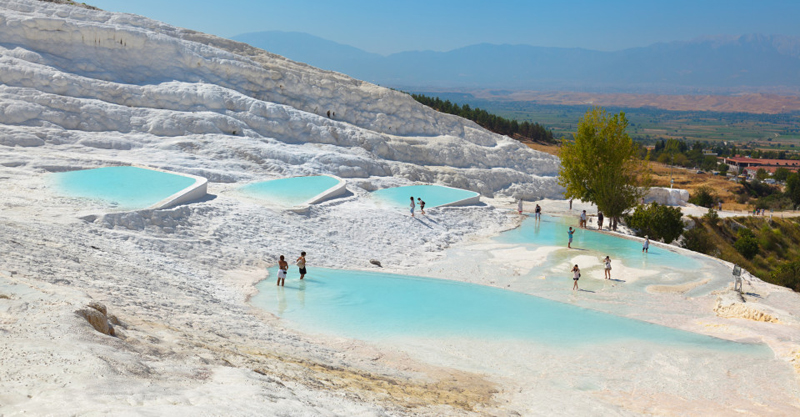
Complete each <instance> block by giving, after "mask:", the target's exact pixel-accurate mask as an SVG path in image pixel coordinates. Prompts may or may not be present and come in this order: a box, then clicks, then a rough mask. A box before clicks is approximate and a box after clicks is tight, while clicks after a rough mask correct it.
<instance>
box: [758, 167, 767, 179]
mask: <svg viewBox="0 0 800 417" xmlns="http://www.w3.org/2000/svg"><path fill="white" fill-rule="evenodd" d="M768 176H769V174H768V173H767V170H766V169H764V168H759V169H758V171H756V178H758V180H759V181H764V180H765V179H767V177H768Z"/></svg>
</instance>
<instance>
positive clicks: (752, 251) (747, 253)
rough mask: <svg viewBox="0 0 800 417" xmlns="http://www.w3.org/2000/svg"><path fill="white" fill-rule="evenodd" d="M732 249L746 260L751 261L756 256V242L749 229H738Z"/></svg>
mask: <svg viewBox="0 0 800 417" xmlns="http://www.w3.org/2000/svg"><path fill="white" fill-rule="evenodd" d="M737 235H738V236H737V239H736V242H734V243H733V247H734V248H736V251H737V252H739V253H740V254H742V256H744V257H745V258H746V259H748V260H750V259H753V258H754V257H755V256H756V255H757V254H758V240H757V239H756V237H755V235H754V234H753V232H752V231H751V230H750V229H746V228H742V229H739V232H738V234H737Z"/></svg>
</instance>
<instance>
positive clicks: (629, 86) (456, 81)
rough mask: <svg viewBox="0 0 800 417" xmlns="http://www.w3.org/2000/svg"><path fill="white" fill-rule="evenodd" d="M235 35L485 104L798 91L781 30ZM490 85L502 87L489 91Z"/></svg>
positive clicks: (656, 102) (692, 99)
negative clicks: (578, 39) (453, 39)
mask: <svg viewBox="0 0 800 417" xmlns="http://www.w3.org/2000/svg"><path fill="white" fill-rule="evenodd" d="M234 39H235V40H239V41H243V42H247V43H249V44H251V45H253V46H256V47H258V48H262V49H265V50H267V51H269V52H273V53H276V54H279V55H283V56H286V57H287V58H289V59H292V60H296V61H300V62H305V63H308V64H310V65H313V66H317V67H320V68H322V69H328V70H332V71H337V72H342V73H345V74H348V75H351V76H353V77H356V78H359V79H363V80H366V81H370V82H373V83H376V84H380V85H384V86H388V87H393V88H398V89H403V90H407V91H414V90H416V91H434V90H436V89H446V90H448V91H462V92H469V93H471V94H473V95H475V96H476V97H480V96H481V94H483V96H482V98H487V99H492V100H495V99H497V100H500V99H503V100H505V99H509V97H503V95H504V94H505V95H508V94H509V92H511V91H513V92H514V93H513V97H512V98H510V99H511V100H535V101H542V102H545V103H547V104H570V105H574V104H583V103H595V104H603V105H614V106H623V107H628V106H631V107H642V106H650V107H655V108H661V109H667V110H691V111H705V110H707V111H719V112H755V113H776V112H790V111H796V110H798V109H800V100H798V98H797V97H792V96H791V95H800V39H798V38H793V37H787V36H767V35H747V36H741V37H714V38H704V39H698V40H694V41H689V42H671V43H659V44H654V45H650V46H647V47H641V48H631V49H625V50H622V51H614V52H602V51H592V50H587V49H579V48H547V47H534V46H529V45H490V44H481V45H472V46H467V47H464V48H460V49H455V50H452V51H447V52H434V51H410V52H401V53H396V54H392V55H389V56H383V55H379V54H374V53H369V52H366V51H363V50H360V49H358V48H354V47H352V46H347V45H342V44H339V43H336V42H332V41H328V40H324V39H321V38H318V37H314V36H311V35H308V34H304V33H293V32H258V33H249V34H243V35H239V36H235V37H234ZM496 90H501V91H500V92H499V93H487V92H488V91H496ZM502 90H508V91H502ZM477 91H483V93H480V94H477V93H476V92H477ZM554 92H558V93H554ZM564 92H567V93H564ZM587 93H591V94H587ZM642 94H646V96H642ZM665 96H667V97H665ZM698 96H700V97H698ZM706 96H711V97H706Z"/></svg>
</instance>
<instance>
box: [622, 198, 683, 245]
mask: <svg viewBox="0 0 800 417" xmlns="http://www.w3.org/2000/svg"><path fill="white" fill-rule="evenodd" d="M681 216H682V215H681V209H680V208H678V207H668V206H662V205H660V204H656V203H651V204H650V205H647V206H637V207H636V211H634V212H633V214H632V215H630V216H627V218H626V220H627V223H628V226H630V227H631V228H633V229H636V231H637V232H636V234H637V235H638V236H644V235H648V236H650V238H651V239H656V240H661V239H663V240H664V242H666V243H670V242H672V241H673V240H675V239H677V238H678V237H680V235H681V234H682V233H683V221H682V220H681Z"/></svg>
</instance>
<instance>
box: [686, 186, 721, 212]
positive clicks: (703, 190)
mask: <svg viewBox="0 0 800 417" xmlns="http://www.w3.org/2000/svg"><path fill="white" fill-rule="evenodd" d="M716 201H717V195H716V194H715V193H714V190H713V189H711V187H709V186H707V185H704V186H702V187H698V188H697V189H696V190H695V191H694V195H693V196H691V197H689V202H690V203H692V204H696V205H698V206H703V207H712V206H714V203H715V202H716Z"/></svg>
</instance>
